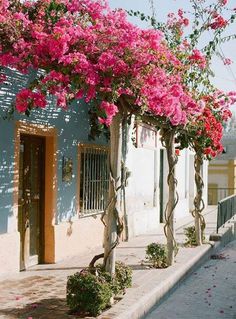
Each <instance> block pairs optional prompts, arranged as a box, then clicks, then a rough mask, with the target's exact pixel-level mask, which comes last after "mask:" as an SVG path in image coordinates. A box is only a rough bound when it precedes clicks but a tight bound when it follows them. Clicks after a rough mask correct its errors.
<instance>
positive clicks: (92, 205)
mask: <svg viewBox="0 0 236 319" xmlns="http://www.w3.org/2000/svg"><path fill="white" fill-rule="evenodd" d="M108 156H109V151H108V147H106V146H99V145H89V144H80V145H79V176H80V178H79V213H80V216H88V215H93V214H98V213H102V212H103V211H104V209H105V207H106V203H107V197H108V187H109V170H108Z"/></svg>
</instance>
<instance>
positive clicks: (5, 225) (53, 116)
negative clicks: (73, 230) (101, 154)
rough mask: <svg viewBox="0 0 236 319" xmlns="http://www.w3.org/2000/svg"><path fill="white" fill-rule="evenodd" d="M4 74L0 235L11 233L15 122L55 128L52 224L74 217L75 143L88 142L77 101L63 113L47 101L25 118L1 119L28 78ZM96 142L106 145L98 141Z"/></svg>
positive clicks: (86, 123)
mask: <svg viewBox="0 0 236 319" xmlns="http://www.w3.org/2000/svg"><path fill="white" fill-rule="evenodd" d="M8 75H9V83H8V84H4V85H3V84H2V85H1V86H0V233H6V232H9V231H11V216H12V203H13V160H14V158H13V157H14V143H13V139H14V125H15V120H19V119H27V121H30V122H33V123H38V124H50V125H51V126H52V125H53V126H55V127H56V128H57V129H58V153H57V160H58V194H57V195H58V201H57V207H58V209H57V212H58V214H57V216H56V222H60V221H61V220H64V219H68V218H69V217H70V216H73V215H75V214H76V212H75V206H74V204H75V196H76V189H77V185H76V181H77V157H78V147H77V145H78V143H79V142H87V143H88V134H89V119H88V105H86V104H85V103H83V102H81V101H80V102H75V103H73V105H72V107H71V108H70V109H69V110H67V111H65V110H61V109H59V108H56V107H55V106H54V104H53V102H52V100H53V99H51V101H50V102H49V107H48V108H47V109H45V110H39V111H37V110H36V111H35V110H34V111H32V113H31V115H30V117H29V118H27V117H26V116H25V115H20V114H17V113H15V115H14V119H13V120H10V121H8V120H3V118H2V117H3V116H4V114H5V111H6V110H7V109H8V108H9V107H10V105H11V103H12V102H13V101H14V98H15V93H16V92H17V91H18V90H19V89H20V88H21V87H22V86H23V85H26V84H27V82H28V79H29V77H26V76H22V75H20V74H17V73H16V72H13V71H9V72H8ZM93 143H95V142H93ZM96 143H98V144H104V143H106V142H105V140H104V139H102V138H101V139H100V140H97V141H96ZM63 156H66V157H70V158H72V160H73V179H72V181H71V182H70V183H65V182H62V160H63Z"/></svg>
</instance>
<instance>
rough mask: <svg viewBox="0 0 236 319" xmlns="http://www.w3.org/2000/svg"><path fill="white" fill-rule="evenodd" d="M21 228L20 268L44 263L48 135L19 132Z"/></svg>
mask: <svg viewBox="0 0 236 319" xmlns="http://www.w3.org/2000/svg"><path fill="white" fill-rule="evenodd" d="M19 152H20V154H19V189H18V214H19V215H18V218H19V219H18V227H19V232H20V248H21V249H20V269H21V270H24V269H27V268H28V267H30V266H33V265H36V264H38V263H41V262H43V256H44V249H43V247H44V203H45V137H40V136H36V135H27V134H20V149H19Z"/></svg>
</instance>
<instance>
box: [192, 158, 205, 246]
mask: <svg viewBox="0 0 236 319" xmlns="http://www.w3.org/2000/svg"><path fill="white" fill-rule="evenodd" d="M202 164H203V159H202V156H201V155H200V154H198V153H197V152H196V154H195V156H194V168H195V184H196V190H197V193H196V196H195V198H194V210H193V217H194V221H195V231H196V242H197V245H198V246H200V245H202V242H203V238H204V229H205V219H204V217H203V215H202V211H203V210H204V208H205V204H204V201H203V198H202V193H203V187H204V183H203V179H202V176H201V167H202Z"/></svg>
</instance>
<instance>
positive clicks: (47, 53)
mask: <svg viewBox="0 0 236 319" xmlns="http://www.w3.org/2000/svg"><path fill="white" fill-rule="evenodd" d="M0 12H1V14H0V35H1V38H2V39H1V47H0V67H13V68H16V69H17V70H19V71H21V72H23V73H27V72H29V70H30V69H36V70H37V69H41V70H43V72H40V77H38V81H34V85H31V86H30V88H28V89H23V90H22V91H21V92H19V93H18V95H17V97H16V108H17V110H18V111H20V112H25V111H26V110H27V109H32V108H35V107H39V108H44V107H45V100H46V96H47V94H53V95H55V96H56V98H57V105H58V107H63V108H66V107H68V105H69V103H70V101H72V100H73V99H79V98H84V99H85V101H86V102H90V101H91V100H94V101H95V103H96V104H97V114H98V117H99V120H100V122H101V123H103V124H106V125H109V124H110V123H111V121H112V118H113V116H114V115H115V114H116V113H117V112H118V109H119V99H120V98H121V97H127V96H128V97H129V100H131V101H132V106H133V107H134V108H135V110H136V111H138V112H141V113H142V112H149V113H152V114H153V115H154V116H159V117H161V118H162V119H164V120H165V121H166V122H168V123H170V124H171V125H179V124H183V125H184V124H186V123H187V121H188V119H189V118H190V117H191V116H192V115H194V114H198V113H199V112H200V106H199V105H198V103H196V101H195V100H194V98H193V97H192V95H191V94H190V92H189V91H188V89H187V87H186V86H185V85H184V84H183V80H182V70H183V65H182V63H181V62H180V60H179V59H178V58H177V57H176V56H175V55H174V54H173V53H172V52H171V51H170V50H169V49H168V47H167V45H166V43H165V41H164V39H163V35H162V33H161V32H160V31H158V30H142V29H140V28H138V27H136V26H134V25H132V24H131V23H130V22H128V21H127V18H126V14H125V12H124V11H122V10H116V11H112V10H111V9H110V8H109V7H108V5H107V2H106V1H103V0H96V1H95V0H94V1H92V0H80V1H77V0H76V1H75V0H37V1H25V2H23V3H21V2H20V1H18V0H9V1H8V0H3V1H2V2H1V4H0ZM179 19H180V20H181V23H183V24H185V25H187V21H186V20H185V18H184V17H183V13H182V11H180V12H179ZM191 59H192V60H195V62H196V63H198V64H199V66H200V67H203V66H204V62H203V58H202V57H201V56H200V54H199V53H197V52H195V55H193V56H192V57H191ZM2 79H3V78H2Z"/></svg>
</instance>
